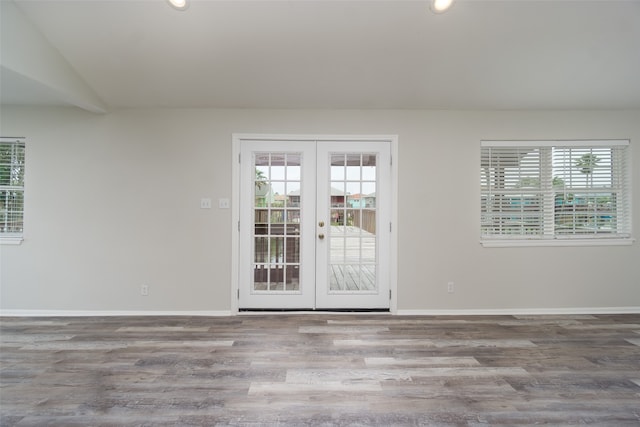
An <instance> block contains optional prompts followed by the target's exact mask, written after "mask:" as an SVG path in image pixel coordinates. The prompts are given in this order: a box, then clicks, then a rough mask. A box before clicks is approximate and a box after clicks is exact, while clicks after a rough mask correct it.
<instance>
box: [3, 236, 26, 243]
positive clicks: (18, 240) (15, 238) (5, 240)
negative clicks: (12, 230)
mask: <svg viewBox="0 0 640 427" xmlns="http://www.w3.org/2000/svg"><path fill="white" fill-rule="evenodd" d="M23 240H24V239H23V237H22V236H12V237H0V245H19V244H21V243H22V241H23Z"/></svg>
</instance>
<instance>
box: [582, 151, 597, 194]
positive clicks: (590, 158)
mask: <svg viewBox="0 0 640 427" xmlns="http://www.w3.org/2000/svg"><path fill="white" fill-rule="evenodd" d="M599 161H600V158H599V157H598V156H596V155H595V154H593V153H585V154H583V155H582V156H581V157H580V158H579V159H578V160H576V167H577V168H578V169H580V172H582V173H583V174H585V175H587V187H591V186H593V171H594V169H595V168H596V166H597V165H598V162H599ZM589 178H591V185H589Z"/></svg>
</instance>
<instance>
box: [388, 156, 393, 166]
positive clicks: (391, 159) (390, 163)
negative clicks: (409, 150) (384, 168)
mask: <svg viewBox="0 0 640 427" xmlns="http://www.w3.org/2000/svg"><path fill="white" fill-rule="evenodd" d="M389 166H393V156H389Z"/></svg>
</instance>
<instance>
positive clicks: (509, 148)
mask: <svg viewBox="0 0 640 427" xmlns="http://www.w3.org/2000/svg"><path fill="white" fill-rule="evenodd" d="M493 149H496V150H497V151H498V153H492V151H493ZM554 149H555V150H557V151H560V152H561V151H563V150H567V151H568V152H570V153H571V150H576V151H581V150H586V151H588V152H590V150H595V151H596V152H597V151H598V150H603V149H605V150H606V149H611V156H610V159H609V160H610V174H609V177H608V178H607V175H604V177H605V178H603V179H604V181H605V182H606V181H607V179H608V181H609V182H610V184H609V186H608V187H606V186H603V187H602V188H603V191H601V193H611V197H614V195H615V200H616V201H617V203H615V208H614V209H615V215H614V218H615V221H616V222H615V227H616V228H615V229H614V232H612V233H609V232H604V231H603V232H598V230H599V228H595V229H594V232H593V233H586V232H584V233H580V232H576V230H577V228H575V225H574V226H573V228H569V233H562V232H559V231H558V228H557V226H558V224H557V222H558V218H559V217H560V216H561V213H560V214H559V212H558V211H557V207H558V206H557V197H558V187H557V186H555V187H554V185H556V184H557V183H556V182H555V179H554V178H556V179H557V175H556V176H555V177H554V174H555V173H556V172H557V167H558V166H557V163H554V157H553V154H554ZM522 153H526V154H525V155H524V156H522ZM494 154H495V155H494ZM500 154H506V156H505V158H506V162H507V163H508V162H509V161H512V162H517V166H515V165H514V164H511V165H509V166H502V167H503V173H502V174H501V175H498V172H497V170H495V171H494V172H493V175H492V174H491V171H492V166H491V161H492V160H494V159H496V158H499V155H500ZM530 154H534V155H531V156H530ZM509 156H511V158H510V157H509ZM518 156H522V157H518ZM526 156H529V157H532V158H533V159H529V160H528V162H529V163H528V165H525V166H523V163H524V162H523V159H524V157H526ZM536 156H537V158H536ZM570 159H571V160H570V161H569V162H568V163H567V162H565V163H564V164H563V165H562V166H564V167H565V168H564V169H561V173H562V176H566V174H570V173H571V168H572V167H574V166H575V164H574V163H575V162H574V157H570ZM536 161H538V165H537V169H536ZM572 162H573V163H572ZM571 165H573V166H571ZM567 166H568V167H567ZM630 166H631V144H630V141H629V140H543V141H540V140H536V141H528V140H482V141H480V181H481V182H480V243H481V245H482V246H484V247H514V246H617V245H631V244H632V243H633V242H634V240H635V239H634V238H633V237H632V234H631V233H632V224H631V222H632V215H631V195H632V193H631V191H632V189H631V167H630ZM507 167H510V168H511V169H512V171H511V172H513V171H517V177H518V178H520V179H530V180H531V181H532V183H531V184H530V187H528V189H527V190H524V189H522V187H520V188H521V189H519V190H518V189H517V188H518V187H517V186H516V187H511V188H508V187H507V181H508V180H509V179H511V181H510V182H511V183H512V185H513V182H514V176H513V175H511V176H510V175H509V174H507V172H506V171H505V169H507ZM575 167H577V166H575ZM554 168H555V169H554ZM600 169H603V168H600ZM523 170H524V173H523ZM605 170H606V169H605ZM593 173H594V172H593V170H592V172H588V174H592V177H591V187H589V185H588V180H589V178H588V175H585V176H583V178H584V180H586V184H585V186H584V187H583V188H582V189H580V187H572V186H569V187H567V186H566V185H564V183H563V185H564V186H563V191H562V192H563V193H566V189H567V188H569V190H570V192H574V193H579V192H580V191H582V193H583V194H587V195H589V194H590V195H591V197H592V198H594V199H595V198H597V193H598V191H596V189H595V187H594V186H593V185H594V182H593V180H594V177H593ZM574 174H575V172H574ZM578 175H579V174H578ZM498 180H500V181H498ZM536 180H537V181H538V182H535V181H536ZM560 181H562V179H561V180H560ZM496 183H498V184H500V183H501V184H502V186H501V187H500V186H496ZM518 185H520V184H518ZM514 188H515V189H514ZM496 189H497V190H498V191H499V192H497V191H496ZM526 193H529V194H526ZM505 194H511V196H510V197H512V198H513V197H515V198H518V197H520V199H521V201H522V204H523V205H524V204H525V198H526V197H530V199H528V202H529V203H530V204H531V205H533V206H532V207H531V208H530V211H531V212H530V213H529V214H528V215H530V217H531V218H532V219H533V224H534V226H533V227H532V229H533V231H532V232H531V233H530V234H527V233H526V231H525V230H524V228H525V225H521V226H520V228H521V230H520V233H513V232H512V231H511V232H506V231H505V232H504V233H502V231H498V232H495V233H492V232H488V233H486V232H485V231H486V228H485V227H486V223H487V220H488V219H490V220H491V219H492V220H494V221H495V219H496V218H500V216H501V215H504V217H506V216H508V215H513V216H515V217H518V215H520V222H521V223H522V224H524V223H525V221H524V220H525V219H527V214H526V213H525V211H526V209H525V208H524V207H523V208H521V209H520V211H519V212H517V209H513V203H512V201H510V202H509V205H507V204H506V203H505V202H504V201H500V200H498V207H497V208H496V209H495V210H493V209H491V208H490V206H491V204H489V202H488V201H489V199H490V198H492V197H493V198H495V197H496V195H500V196H502V197H504V196H505ZM525 194H526V195H525ZM508 197H509V196H508ZM492 200H493V199H492ZM505 206H506V209H505ZM503 209H504V211H503ZM510 209H513V210H512V211H510ZM505 212H506V213H505ZM510 212H515V213H513V214H512V213H510ZM594 212H595V214H596V215H597V212H598V211H597V210H596V211H594ZM591 214H593V213H591ZM501 227H502V226H500V228H501ZM535 227H538V228H539V230H538V231H537V232H536V231H535ZM571 230H573V233H571Z"/></svg>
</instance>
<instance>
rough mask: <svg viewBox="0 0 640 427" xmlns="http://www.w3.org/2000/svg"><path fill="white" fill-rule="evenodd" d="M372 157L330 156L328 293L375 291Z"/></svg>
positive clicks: (374, 215)
mask: <svg viewBox="0 0 640 427" xmlns="http://www.w3.org/2000/svg"><path fill="white" fill-rule="evenodd" d="M376 179H377V171H376V155H375V154H367V153H364V154H363V153H347V154H337V153H336V154H332V155H331V177H330V181H331V182H330V188H331V195H330V198H331V200H330V204H329V206H330V213H329V214H330V217H331V229H330V232H329V267H328V269H329V291H330V292H349V293H353V292H367V291H369V292H371V291H376V290H377V281H376V275H375V272H376V263H377V255H376V254H377V248H376V247H377V239H376V203H375V197H376V194H375V193H376Z"/></svg>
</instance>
